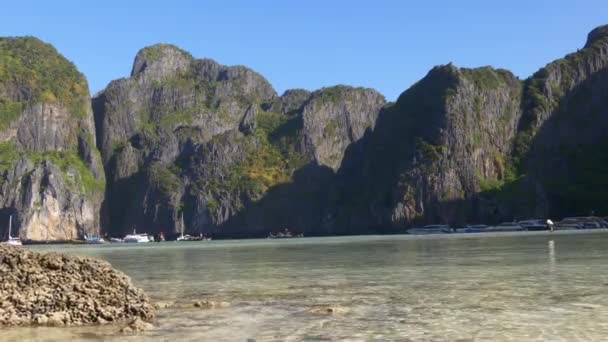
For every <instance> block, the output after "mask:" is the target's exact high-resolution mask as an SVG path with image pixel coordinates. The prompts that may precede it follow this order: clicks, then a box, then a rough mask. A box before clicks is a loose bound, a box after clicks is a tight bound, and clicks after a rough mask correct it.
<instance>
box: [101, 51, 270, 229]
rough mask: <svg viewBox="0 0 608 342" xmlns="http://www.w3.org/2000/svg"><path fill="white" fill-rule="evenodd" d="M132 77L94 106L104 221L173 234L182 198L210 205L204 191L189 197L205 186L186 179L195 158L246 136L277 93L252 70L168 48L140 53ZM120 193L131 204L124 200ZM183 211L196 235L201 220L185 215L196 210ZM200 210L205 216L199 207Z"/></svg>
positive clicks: (112, 87)
mask: <svg viewBox="0 0 608 342" xmlns="http://www.w3.org/2000/svg"><path fill="white" fill-rule="evenodd" d="M157 64H158V65H157ZM133 70H134V72H133V75H132V77H131V78H128V79H121V80H117V81H114V82H112V83H111V84H110V85H108V87H107V88H106V89H105V90H104V91H103V92H102V93H100V94H99V95H98V96H97V97H96V98H95V99H94V100H93V107H94V111H95V120H96V124H97V132H98V145H99V148H100V150H101V152H102V156H103V160H104V164H105V169H106V174H107V177H108V180H109V181H110V182H109V185H108V199H107V202H108V203H109V208H108V213H109V219H110V222H112V225H113V226H114V227H116V228H117V233H119V234H120V233H124V232H128V231H131V230H132V229H133V228H134V227H136V228H138V230H139V231H144V230H146V229H147V230H150V231H151V232H155V231H161V230H164V231H165V232H176V230H177V228H176V225H177V223H178V220H179V217H180V216H181V213H183V212H182V209H181V208H184V201H185V200H186V199H185V197H184V196H186V195H187V196H190V197H188V201H191V200H192V201H193V198H199V197H200V198H207V197H208V195H205V193H206V191H204V189H203V190H201V191H198V190H197V192H196V193H191V192H192V191H191V190H188V189H192V187H193V186H194V185H192V184H196V183H201V182H204V180H201V181H199V180H196V179H194V180H193V179H191V178H192V177H190V175H189V174H188V173H190V171H189V170H190V160H191V158H193V155H194V153H195V151H198V150H201V148H202V146H206V145H207V144H211V145H214V143H215V140H214V138H215V137H220V136H232V133H231V132H236V131H239V130H240V131H242V132H244V133H245V134H248V135H251V134H252V133H253V132H254V131H255V130H256V116H257V113H258V112H259V111H261V109H260V106H261V104H262V103H268V102H271V101H272V100H273V99H274V98H276V92H275V91H274V89H273V88H272V86H271V85H270V84H269V83H268V82H267V81H266V80H265V79H264V78H263V77H262V76H260V75H259V74H258V73H256V72H254V71H252V70H250V69H247V68H245V67H240V66H234V67H226V66H222V65H220V64H218V63H216V62H214V61H212V60H209V59H202V60H196V59H192V58H191V57H190V55H189V54H187V53H185V52H183V51H181V50H179V49H177V48H175V47H172V46H167V45H155V46H152V47H148V48H144V49H142V51H140V52H139V53H138V55H137V57H136V59H135V63H134V66H133ZM149 73H152V74H151V75H152V76H149V75H148V74H149ZM248 139H253V137H250V138H248ZM227 158H228V159H230V157H227ZM125 188H128V189H130V192H131V194H132V195H131V197H125V196H124V195H123V191H124V189H125ZM205 203H206V201H205ZM188 210H189V212H188V213H187V215H186V216H187V218H186V223H187V226H188V231H190V232H191V233H195V232H196V233H198V232H199V231H200V230H199V227H200V223H199V221H201V220H200V219H199V217H198V216H197V215H198V214H197V215H194V214H193V212H190V210H194V211H196V210H198V209H195V208H193V207H192V206H189V207H188ZM200 210H201V211H202V213H201V214H200V215H207V214H208V210H206V209H204V206H203V208H201V209H200ZM222 210H223V214H220V212H222ZM227 210H228V209H227V208H223V207H222V208H221V210H220V209H218V213H216V214H215V215H211V216H210V217H216V218H217V219H218V220H220V217H223V216H225V215H226V214H225V213H226V212H228V211H227ZM205 217H207V216H205ZM202 222H207V221H206V219H202ZM220 222H221V220H220ZM190 229H193V230H190ZM194 229H196V230H194Z"/></svg>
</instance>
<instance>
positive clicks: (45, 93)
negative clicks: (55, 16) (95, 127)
mask: <svg viewBox="0 0 608 342" xmlns="http://www.w3.org/2000/svg"><path fill="white" fill-rule="evenodd" d="M0 80H2V84H0V94H4V96H8V97H1V96H0V129H3V128H6V127H7V126H8V125H9V124H10V122H11V121H12V120H14V119H16V118H17V117H18V116H19V114H20V112H21V111H22V110H23V109H24V108H25V106H26V105H28V104H32V103H36V102H44V103H55V102H57V103H60V104H62V105H64V106H65V107H66V108H67V109H68V110H69V111H70V113H71V114H72V115H74V116H76V117H83V116H84V115H85V114H86V107H87V106H88V105H89V104H88V100H87V97H88V85H87V82H86V79H85V78H84V76H83V75H82V74H81V73H80V72H78V70H77V69H76V67H75V66H74V64H73V63H72V62H70V61H68V60H67V59H65V58H64V57H63V56H61V55H60V54H59V53H58V52H57V50H55V48H54V47H53V46H51V45H50V44H46V43H44V42H42V41H40V40H38V39H36V38H33V37H20V38H0Z"/></svg>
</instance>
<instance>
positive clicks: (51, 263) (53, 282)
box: [0, 246, 154, 326]
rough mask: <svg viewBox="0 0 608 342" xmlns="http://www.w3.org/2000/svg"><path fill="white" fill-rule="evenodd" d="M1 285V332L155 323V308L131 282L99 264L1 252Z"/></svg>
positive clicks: (81, 259) (11, 249)
mask: <svg viewBox="0 0 608 342" xmlns="http://www.w3.org/2000/svg"><path fill="white" fill-rule="evenodd" d="M0 279H1V282H0V326H3V325H31V324H36V325H52V326H61V325H81V324H94V323H96V324H104V323H111V322H119V321H125V320H132V319H135V318H141V319H143V320H150V319H152V318H153V317H154V307H153V306H152V305H151V304H150V302H149V300H148V298H147V296H146V295H145V294H144V292H143V291H142V290H140V289H138V288H137V287H135V286H133V284H131V280H130V279H129V277H128V276H126V275H125V274H124V273H122V272H120V271H117V270H115V269H113V268H112V266H111V265H110V264H109V263H107V262H105V261H101V260H97V259H93V258H87V257H77V256H68V255H62V254H57V253H48V254H41V253H37V252H31V251H26V250H23V249H19V248H15V247H10V246H0Z"/></svg>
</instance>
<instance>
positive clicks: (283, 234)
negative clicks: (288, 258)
mask: <svg viewBox="0 0 608 342" xmlns="http://www.w3.org/2000/svg"><path fill="white" fill-rule="evenodd" d="M300 237H304V234H303V233H300V234H293V233H292V232H290V231H289V229H287V228H286V229H285V230H284V231H282V232H278V233H276V234H273V233H272V232H271V233H269V234H268V238H269V239H291V238H300Z"/></svg>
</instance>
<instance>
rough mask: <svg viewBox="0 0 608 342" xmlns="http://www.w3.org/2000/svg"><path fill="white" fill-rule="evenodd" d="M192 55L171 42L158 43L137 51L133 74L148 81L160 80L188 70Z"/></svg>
mask: <svg viewBox="0 0 608 342" xmlns="http://www.w3.org/2000/svg"><path fill="white" fill-rule="evenodd" d="M191 61H192V56H190V54H189V53H187V52H185V51H183V50H181V49H179V48H177V47H176V46H173V45H170V44H157V45H154V46H151V47H148V48H144V49H142V50H140V51H139V52H138V53H137V56H135V61H134V62H133V69H132V70H131V76H132V77H134V76H139V77H141V78H145V79H146V81H160V80H162V79H163V78H164V77H167V76H172V75H176V74H178V73H180V72H183V71H186V70H187V69H188V67H189V66H190V63H191Z"/></svg>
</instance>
